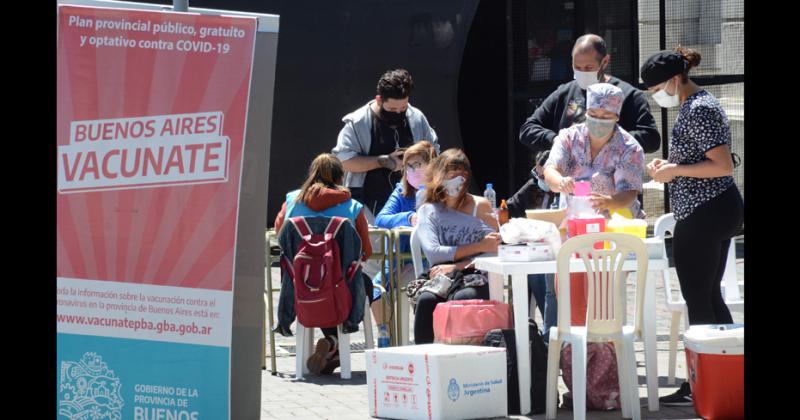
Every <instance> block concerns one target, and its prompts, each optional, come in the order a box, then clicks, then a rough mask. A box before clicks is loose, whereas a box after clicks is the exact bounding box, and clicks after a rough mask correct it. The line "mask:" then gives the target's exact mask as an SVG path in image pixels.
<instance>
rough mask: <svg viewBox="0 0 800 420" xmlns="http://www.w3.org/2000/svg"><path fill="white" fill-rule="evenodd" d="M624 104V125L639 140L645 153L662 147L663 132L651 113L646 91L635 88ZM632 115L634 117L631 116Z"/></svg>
mask: <svg viewBox="0 0 800 420" xmlns="http://www.w3.org/2000/svg"><path fill="white" fill-rule="evenodd" d="M625 105H627V106H623V109H622V115H623V116H625V117H626V118H625V123H626V126H625V127H622V128H624V129H625V131H627V132H628V133H630V135H632V136H633V138H635V139H636V141H637V142H639V145H640V146H642V149H644V152H645V153H652V152H655V151H656V150H658V149H659V147H661V134H659V133H658V127H657V126H656V120H655V118H653V114H651V113H650V104H649V103H648V102H647V98H646V97H645V95H644V93H643V92H642V91H640V90H638V89H635V90H634V92H633V93H631V97H630V99H629V100H628V102H626V104H625ZM631 116H632V117H631Z"/></svg>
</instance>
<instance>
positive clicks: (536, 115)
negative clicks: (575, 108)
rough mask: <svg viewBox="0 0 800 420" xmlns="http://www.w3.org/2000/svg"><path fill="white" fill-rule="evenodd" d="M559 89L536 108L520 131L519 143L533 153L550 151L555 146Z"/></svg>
mask: <svg viewBox="0 0 800 420" xmlns="http://www.w3.org/2000/svg"><path fill="white" fill-rule="evenodd" d="M560 91H561V90H560V89H558V90H556V91H555V92H553V93H551V94H550V96H548V97H547V99H545V100H544V102H542V104H541V105H539V107H538V108H536V111H534V112H533V115H531V116H530V117H529V118H528V119H527V120H525V122H524V123H523V124H522V127H520V129H519V141H520V143H522V144H524V145H525V146H527V147H528V148H529V149H531V151H533V152H539V151H542V150H549V149H550V148H551V147H552V146H553V140H554V139H555V138H556V134H557V133H556V132H557V131H558V127H555V126H553V121H555V118H556V116H555V113H556V109H557V105H558V98H559V92H560Z"/></svg>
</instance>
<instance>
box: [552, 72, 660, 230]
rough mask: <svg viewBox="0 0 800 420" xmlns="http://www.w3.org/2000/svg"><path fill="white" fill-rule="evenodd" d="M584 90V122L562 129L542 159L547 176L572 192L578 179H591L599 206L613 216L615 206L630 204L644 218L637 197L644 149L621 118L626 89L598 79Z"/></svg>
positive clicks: (595, 203)
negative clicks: (621, 121) (544, 159)
mask: <svg viewBox="0 0 800 420" xmlns="http://www.w3.org/2000/svg"><path fill="white" fill-rule="evenodd" d="M586 93H587V95H586V98H587V111H586V122H584V123H581V124H576V125H573V126H572V127H569V128H565V129H563V130H561V131H559V133H558V135H557V136H556V138H555V140H554V141H553V148H552V149H551V150H550V157H549V158H548V159H547V162H546V163H545V165H544V177H545V182H547V184H548V185H549V186H550V189H551V190H553V191H556V192H561V193H565V194H569V193H572V192H573V191H574V189H575V182H576V181H590V182H591V184H592V195H591V202H592V205H593V207H594V208H595V209H596V210H598V212H600V213H602V214H603V215H605V216H606V217H609V212H610V211H611V210H615V209H628V210H629V211H630V213H631V215H633V217H635V218H644V216H645V214H644V212H643V211H642V209H641V207H642V206H641V203H639V200H638V199H637V198H636V196H637V195H638V193H639V192H640V191H642V175H643V174H644V150H643V149H642V146H640V145H639V143H638V142H637V141H636V139H634V138H633V136H631V135H630V134H628V132H627V131H625V130H624V129H623V128H622V127H620V126H619V124H617V122H618V121H619V112H620V109H621V108H622V101H623V100H624V99H625V97H624V95H623V93H622V90H620V88H618V87H616V86H614V85H611V84H608V83H595V84H593V85H591V86H589V88H588V89H587V90H586ZM562 202H565V200H562Z"/></svg>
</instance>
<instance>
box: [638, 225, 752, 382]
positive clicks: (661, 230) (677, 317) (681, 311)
mask: <svg viewBox="0 0 800 420" xmlns="http://www.w3.org/2000/svg"><path fill="white" fill-rule="evenodd" d="M674 231H675V216H674V215H673V213H667V214H665V215H663V216H661V217H659V218H658V220H656V224H655V228H654V229H653V233H654V234H655V236H657V237H659V238H661V239H664V238H666V236H667V234H670V235H672V234H673V233H674ZM664 255H665V256H666V255H667V247H666V245H664ZM669 273H670V270H669V269H666V270H663V271H662V273H661V278H662V279H663V280H664V293H665V294H666V295H667V308H668V309H669V311H670V312H671V313H672V322H671V324H670V330H669V372H668V377H667V383H669V384H674V383H675V365H676V362H677V352H678V335H679V333H680V331H679V328H680V322H681V316H683V317H684V318H683V319H684V321H683V328H684V330H687V329H689V315H688V312H687V308H686V301H685V300H683V296H682V294H681V292H680V288H677V289H673V288H672V283H671V282H670V274H669ZM721 286H722V290H723V297H724V299H725V304H726V305H728V309H730V310H731V311H737V312H744V299H743V298H742V297H741V294H740V293H739V283H738V279H737V276H736V241H734V240H733V239H731V246H730V248H729V249H728V259H727V261H726V262H725V273H724V274H723V275H722V285H721ZM675 292H677V297H674V296H673V295H674V294H676V293H675Z"/></svg>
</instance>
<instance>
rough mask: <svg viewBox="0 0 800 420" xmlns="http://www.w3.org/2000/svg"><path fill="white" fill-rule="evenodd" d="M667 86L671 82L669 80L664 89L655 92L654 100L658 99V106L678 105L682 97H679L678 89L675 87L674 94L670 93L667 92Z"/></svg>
mask: <svg viewBox="0 0 800 420" xmlns="http://www.w3.org/2000/svg"><path fill="white" fill-rule="evenodd" d="M670 80H672V79H670ZM667 86H669V82H667V84H666V85H664V89H661V90H659V91H658V92H656V93H654V94H653V100H654V101H656V103H657V104H658V106H660V107H662V108H674V107H676V106H678V104H680V98H679V97H678V89H675V94H674V95H670V94H669V93H667Z"/></svg>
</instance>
